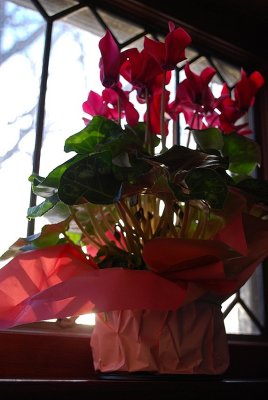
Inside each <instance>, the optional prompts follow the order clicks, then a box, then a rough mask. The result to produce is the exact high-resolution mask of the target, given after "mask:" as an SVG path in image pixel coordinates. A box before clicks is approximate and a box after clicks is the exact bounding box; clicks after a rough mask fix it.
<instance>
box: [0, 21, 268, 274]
mask: <svg viewBox="0 0 268 400" xmlns="http://www.w3.org/2000/svg"><path fill="white" fill-rule="evenodd" d="M190 43H191V38H190V36H189V35H188V34H187V33H186V32H185V31H184V30H183V29H182V28H176V27H175V25H174V24H173V23H172V22H170V23H169V33H168V34H167V36H166V38H165V41H164V42H163V43H162V42H157V41H155V40H152V39H149V38H147V37H145V39H144V49H143V50H142V51H139V50H138V49H136V48H131V49H127V50H125V51H120V49H119V46H118V44H117V42H116V41H115V39H114V37H113V36H112V34H111V32H109V31H107V32H106V34H105V36H104V37H103V38H102V39H101V40H100V42H99V48H100V52H101V59H100V64H99V67H100V79H101V82H102V84H103V87H104V89H103V91H102V93H101V94H98V93H96V92H94V91H92V90H91V91H90V92H89V95H88V98H87V100H86V101H85V102H84V103H83V111H84V112H85V113H86V114H87V115H88V117H87V118H84V121H85V123H86V126H85V128H84V129H83V130H82V131H80V132H78V133H76V134H74V135H72V136H70V137H69V138H68V139H67V140H66V142H65V146H64V150H65V152H75V153H76V154H75V155H74V156H73V157H72V158H70V159H69V160H68V161H66V162H65V163H63V164H61V165H59V166H57V167H56V168H55V169H54V170H53V171H52V172H50V173H49V175H48V176H47V177H46V178H43V177H40V176H36V175H33V176H31V177H30V181H31V182H32V189H33V191H34V193H35V194H36V195H38V196H41V197H43V198H44V201H43V202H42V203H41V204H39V205H37V206H35V207H31V208H30V209H29V210H28V218H36V217H40V216H43V215H45V214H46V215H47V216H48V218H49V217H51V216H52V215H55V214H57V215H58V216H60V217H59V219H58V222H57V223H56V224H47V225H45V226H44V227H43V229H42V231H41V233H40V234H38V235H35V236H33V237H28V238H24V239H20V240H19V241H17V242H16V243H15V244H14V245H13V246H11V248H10V249H9V251H8V252H7V253H6V254H5V255H4V257H9V256H11V255H12V256H14V255H16V254H18V253H19V252H21V251H24V250H29V249H38V248H44V247H48V246H56V245H58V244H62V243H65V242H71V243H72V244H74V245H75V246H77V248H79V249H82V248H83V252H86V254H87V257H88V258H89V259H90V261H91V263H92V265H94V266H95V267H96V268H98V267H100V268H102V267H124V268H130V269H146V268H147V261H148V256H147V258H146V255H145V253H144V246H145V244H146V243H148V242H149V241H151V240H153V239H155V238H159V237H160V238H181V239H194V240H210V239H211V240H212V239H215V238H219V237H221V239H222V240H227V238H226V236H227V235H224V234H223V231H224V227H225V226H227V225H228V224H229V223H230V221H232V219H234V216H235V215H236V213H237V214H239V215H240V213H241V207H242V205H243V209H244V211H245V212H246V213H248V214H250V215H254V216H258V217H262V216H263V215H267V209H266V207H265V205H266V203H267V198H268V196H267V195H268V185H267V182H264V181H262V180H260V179H257V178H254V177H252V176H251V174H252V172H253V171H254V170H255V168H256V167H257V166H258V165H259V164H260V162H261V160H260V149H259V146H258V144H257V143H256V142H255V141H254V140H252V139H250V138H249V137H247V135H248V134H249V133H250V129H249V127H248V125H247V124H245V123H241V122H240V120H241V117H243V116H245V115H246V114H247V112H248V110H249V108H250V107H251V106H252V105H253V103H254V98H255V95H256V93H257V91H258V89H260V88H261V86H262V85H263V84H264V80H263V77H262V76H261V74H260V73H259V72H257V71H255V72H253V73H252V74H251V75H250V76H247V75H246V73H245V72H244V71H243V70H242V74H241V79H240V80H239V82H237V84H236V85H235V87H234V88H233V90H232V92H231V91H230V90H229V89H228V87H227V85H226V84H224V85H223V87H222V92H221V95H220V96H219V97H218V98H215V96H214V95H213V92H212V90H211V80H212V78H213V77H214V75H215V74H216V71H215V69H214V68H212V67H206V68H205V69H204V70H203V71H202V72H201V73H200V75H197V74H196V73H194V72H193V71H192V70H191V66H190V64H189V63H188V62H187V61H186V63H185V67H184V71H185V75H186V78H185V80H183V81H182V82H181V83H179V84H178V85H177V88H176V96H175V99H174V100H172V101H170V93H169V91H168V90H167V85H168V84H169V82H170V79H171V71H172V70H174V69H175V68H176V67H177V64H178V63H180V62H182V61H184V60H186V57H185V49H186V47H187V46H188V45H189V44H190ZM126 82H127V89H124V85H125V84H126ZM133 94H135V96H136V100H137V102H138V103H141V104H144V105H145V108H146V111H145V112H144V115H140V113H139V112H138V111H137V108H136V107H135V105H134V104H133V103H132V102H131V101H130V95H132V96H133ZM180 114H183V116H184V118H185V121H186V124H187V128H188V131H189V137H190V135H192V137H193V139H194V141H195V143H196V149H190V148H188V147H187V146H186V147H184V146H180V145H174V146H173V147H171V148H170V149H167V147H166V137H167V135H168V132H169V125H170V124H171V123H177V121H178V117H179V115H180ZM159 143H160V144H161V152H160V154H156V150H155V149H156V147H157V146H158V145H159ZM237 226H238V225H237ZM237 226H236V227H237ZM239 226H240V225H239ZM229 233H230V232H229ZM238 236H239V235H238ZM240 239H241V238H240V236H239V239H238V244H237V245H236V247H237V248H241V246H242V247H243V244H242V242H243V239H241V240H240ZM151 254H152V253H151ZM149 258H150V257H149Z"/></svg>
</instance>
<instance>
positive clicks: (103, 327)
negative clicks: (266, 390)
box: [91, 301, 229, 374]
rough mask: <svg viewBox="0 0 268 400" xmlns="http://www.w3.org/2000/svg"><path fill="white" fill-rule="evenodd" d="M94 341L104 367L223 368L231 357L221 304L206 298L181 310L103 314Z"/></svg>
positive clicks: (210, 371)
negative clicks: (208, 300)
mask: <svg viewBox="0 0 268 400" xmlns="http://www.w3.org/2000/svg"><path fill="white" fill-rule="evenodd" d="M91 347H92V354H93V360H94V367H95V370H97V371H101V372H112V371H127V372H137V371H149V372H154V373H161V374H163V373H172V374H220V373H222V372H224V371H225V370H226V368H227V367H228V363H229V355H228V345H227V340H226V334H225V329H224V324H223V318H222V314H221V312H220V308H219V306H217V305H215V304H211V303H207V302H205V301H194V302H192V303H191V304H188V305H187V306H184V307H182V308H181V309H179V310H177V311H152V310H143V311H141V310H135V311H129V310H124V311H113V312H107V313H102V314H98V315H97V319H96V326H95V328H94V331H93V334H92V336H91Z"/></svg>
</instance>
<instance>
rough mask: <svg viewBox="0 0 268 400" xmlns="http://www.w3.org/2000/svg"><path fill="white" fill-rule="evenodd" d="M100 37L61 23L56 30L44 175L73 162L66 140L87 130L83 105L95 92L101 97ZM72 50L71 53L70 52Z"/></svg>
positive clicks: (54, 34) (46, 123)
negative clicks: (58, 166)
mask: <svg viewBox="0 0 268 400" xmlns="http://www.w3.org/2000/svg"><path fill="white" fill-rule="evenodd" d="M99 39H100V37H99V36H96V35H93V34H91V33H89V32H85V31H83V30H81V29H77V28H74V27H72V26H70V25H69V24H66V22H62V21H57V22H56V23H55V26H54V29H53V44H52V49H51V56H50V64H49V78H48V90H47V97H46V121H45V133H44V136H45V138H44V142H43V148H42V160H41V167H40V174H41V175H46V174H47V173H48V172H49V171H50V170H51V169H53V168H54V167H55V165H57V164H59V163H61V162H63V161H65V160H66V159H69V158H70V154H64V153H63V146H64V140H65V139H66V138H67V137H68V136H70V135H71V134H74V133H75V132H78V131H79V130H81V129H83V127H84V122H83V120H82V116H83V111H82V103H83V102H84V101H85V100H86V99H87V96H88V92H89V90H91V89H94V91H96V92H99V93H101V91H102V90H103V87H102V85H101V83H100V80H99V67H98V64H99V58H100V52H99V48H98V42H99ZM66 48H68V52H66Z"/></svg>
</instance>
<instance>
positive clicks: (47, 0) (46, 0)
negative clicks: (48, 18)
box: [40, 0, 77, 15]
mask: <svg viewBox="0 0 268 400" xmlns="http://www.w3.org/2000/svg"><path fill="white" fill-rule="evenodd" d="M40 3H41V5H42V6H43V7H44V9H45V10H46V12H47V13H48V15H54V14H57V13H58V12H61V11H63V10H66V9H67V8H70V7H72V6H74V5H76V4H77V1H72V0H60V1H55V0H41V1H40Z"/></svg>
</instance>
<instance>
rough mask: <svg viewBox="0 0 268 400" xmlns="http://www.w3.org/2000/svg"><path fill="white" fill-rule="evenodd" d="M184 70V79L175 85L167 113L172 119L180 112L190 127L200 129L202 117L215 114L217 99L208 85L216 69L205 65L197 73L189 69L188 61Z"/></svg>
mask: <svg viewBox="0 0 268 400" xmlns="http://www.w3.org/2000/svg"><path fill="white" fill-rule="evenodd" d="M184 70H185V74H186V79H185V80H184V81H182V82H181V83H180V84H179V85H178V87H177V92H176V98H175V101H174V102H173V103H171V104H170V106H169V114H170V116H171V117H172V118H173V119H177V117H178V114H179V113H181V112H182V113H183V114H184V117H185V120H186V123H187V124H188V125H189V126H190V128H192V129H201V128H202V127H203V122H202V120H203V118H204V117H205V118H206V117H209V119H210V120H212V118H211V116H212V114H215V113H214V109H215V108H216V105H217V101H216V99H215V97H214V96H213V94H212V91H211V89H210V88H209V86H208V85H209V83H210V81H211V79H212V78H213V76H214V75H215V73H216V70H215V69H214V68H211V67H206V68H204V69H203V71H202V72H201V74H200V75H197V74H195V73H194V72H192V71H191V69H190V67H189V64H188V63H187V64H186V65H185V69H184ZM216 119H218V118H217V115H215V120H216ZM204 127H205V126H204Z"/></svg>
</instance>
